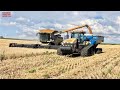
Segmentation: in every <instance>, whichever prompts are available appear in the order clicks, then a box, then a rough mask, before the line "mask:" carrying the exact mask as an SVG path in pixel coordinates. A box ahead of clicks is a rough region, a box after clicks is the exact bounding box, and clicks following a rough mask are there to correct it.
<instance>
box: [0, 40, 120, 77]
mask: <svg viewBox="0 0 120 90" xmlns="http://www.w3.org/2000/svg"><path fill="white" fill-rule="evenodd" d="M11 42H16V43H28V44H29V43H31V44H32V43H38V42H37V41H25V40H8V39H0V79H120V45H99V46H98V47H101V48H103V53H101V54H95V55H93V56H90V57H80V56H79V57H68V56H59V55H57V54H56V50H53V49H32V48H18V47H9V43H11Z"/></svg>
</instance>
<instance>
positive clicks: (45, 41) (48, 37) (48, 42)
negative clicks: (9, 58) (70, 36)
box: [9, 29, 63, 49]
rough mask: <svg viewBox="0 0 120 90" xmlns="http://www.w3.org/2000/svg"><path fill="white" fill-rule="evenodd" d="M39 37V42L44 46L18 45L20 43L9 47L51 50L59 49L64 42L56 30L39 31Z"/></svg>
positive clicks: (11, 44)
mask: <svg viewBox="0 0 120 90" xmlns="http://www.w3.org/2000/svg"><path fill="white" fill-rule="evenodd" d="M37 35H38V36H39V41H40V42H41V43H42V44H18V43H10V44H9V47H26V48H51V49H57V48H58V47H59V46H60V45H61V42H62V41H63V38H62V37H61V35H60V32H58V31H56V30H50V29H43V30H39V32H38V33H37Z"/></svg>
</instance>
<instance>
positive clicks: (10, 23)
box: [0, 22, 17, 26]
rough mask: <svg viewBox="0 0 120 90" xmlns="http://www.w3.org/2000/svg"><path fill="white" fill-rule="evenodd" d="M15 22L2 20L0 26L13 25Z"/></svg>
mask: <svg viewBox="0 0 120 90" xmlns="http://www.w3.org/2000/svg"><path fill="white" fill-rule="evenodd" d="M16 24H17V23H16V22H2V23H0V26H15V25H16Z"/></svg>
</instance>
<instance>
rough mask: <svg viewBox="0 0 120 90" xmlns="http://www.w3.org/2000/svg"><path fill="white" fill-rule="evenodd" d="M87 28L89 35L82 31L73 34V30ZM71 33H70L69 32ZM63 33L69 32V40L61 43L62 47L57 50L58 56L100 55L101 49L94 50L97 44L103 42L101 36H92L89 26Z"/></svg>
mask: <svg viewBox="0 0 120 90" xmlns="http://www.w3.org/2000/svg"><path fill="white" fill-rule="evenodd" d="M83 27H87V28H88V30H89V34H86V32H84V31H78V32H75V31H74V30H76V29H79V28H83ZM71 31H72V32H71ZM64 32H67V33H68V32H71V38H69V39H66V40H64V41H63V42H62V45H61V46H60V47H59V48H58V49H57V54H58V55H74V54H79V55H81V56H83V57H84V56H91V55H94V54H95V53H101V52H102V48H96V47H97V46H98V44H100V43H101V42H103V41H104V37H103V36H96V35H93V33H92V30H91V28H90V26H88V25H83V26H77V27H75V28H72V29H68V30H65V31H64Z"/></svg>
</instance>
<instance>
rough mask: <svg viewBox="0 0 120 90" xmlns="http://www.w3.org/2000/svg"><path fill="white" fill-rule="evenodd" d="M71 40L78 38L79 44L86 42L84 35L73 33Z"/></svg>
mask: <svg viewBox="0 0 120 90" xmlns="http://www.w3.org/2000/svg"><path fill="white" fill-rule="evenodd" d="M71 38H77V39H78V42H79V43H83V42H84V35H83V34H82V33H71Z"/></svg>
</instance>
